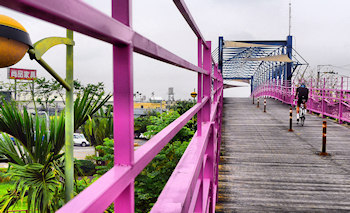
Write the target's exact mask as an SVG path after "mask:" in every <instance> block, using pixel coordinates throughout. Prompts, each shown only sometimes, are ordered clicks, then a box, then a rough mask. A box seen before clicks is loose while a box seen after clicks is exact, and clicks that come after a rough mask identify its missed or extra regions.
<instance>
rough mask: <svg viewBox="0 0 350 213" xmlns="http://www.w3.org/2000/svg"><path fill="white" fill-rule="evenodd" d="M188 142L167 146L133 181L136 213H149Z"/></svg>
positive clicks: (177, 142) (176, 142)
mask: <svg viewBox="0 0 350 213" xmlns="http://www.w3.org/2000/svg"><path fill="white" fill-rule="evenodd" d="M187 145H188V142H180V141H175V142H173V143H169V144H167V145H166V146H165V147H164V148H163V149H162V151H161V152H160V153H159V154H158V155H157V156H156V157H155V158H154V159H153V160H152V161H151V162H150V163H149V164H148V165H147V167H146V168H145V169H144V170H143V171H142V172H141V173H140V174H139V175H138V176H137V178H136V180H135V205H136V206H137V209H136V212H139V213H141V212H149V211H150V210H151V208H152V206H153V205H154V203H155V202H156V201H157V198H158V196H159V194H160V193H161V191H162V190H163V188H164V186H165V184H166V182H167V181H168V179H169V177H170V175H171V174H172V172H173V170H174V169H175V167H176V165H177V163H178V161H179V160H180V159H181V156H182V154H183V153H184V152H185V150H186V148H187Z"/></svg>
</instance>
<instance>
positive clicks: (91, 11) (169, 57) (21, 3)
mask: <svg viewBox="0 0 350 213" xmlns="http://www.w3.org/2000/svg"><path fill="white" fill-rule="evenodd" d="M0 5H2V6H6V7H9V8H11V9H14V10H17V11H20V12H23V13H25V14H28V15H31V16H34V17H37V18H40V19H43V20H46V21H49V22H51V23H53V24H57V25H59V26H62V27H66V28H68V29H71V30H74V31H77V32H80V33H83V34H85V35H88V36H91V37H93V38H96V39H99V40H102V41H105V42H108V43H110V44H133V48H134V51H135V52H137V53H140V54H142V55H145V56H148V57H151V58H153V59H156V60H160V61H163V62H165V63H168V64H172V65H175V66H178V67H181V68H184V69H188V70H191V71H195V72H200V73H204V74H208V72H207V71H205V70H203V69H202V68H201V67H198V66H196V65H194V64H192V63H190V62H188V61H187V60H184V59H182V58H180V57H179V56H177V55H175V54H173V53H171V52H170V51H168V50H166V49H164V48H163V47H161V46H159V45H157V44H156V43H154V42H152V41H151V40H149V39H147V38H146V37H144V36H142V35H140V34H138V33H137V32H134V31H133V30H132V29H131V28H130V27H128V26H126V25H124V24H122V23H121V22H119V21H117V20H115V19H113V18H111V17H109V16H107V15H105V14H104V13H102V12H100V11H98V10H96V9H95V8H93V7H91V6H89V5H88V4H86V3H84V2H83V1H71V0H60V1H56V0H35V1H33V0H2V1H0ZM77 11H79V12H77ZM101 23H103V24H101Z"/></svg>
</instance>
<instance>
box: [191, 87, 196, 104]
mask: <svg viewBox="0 0 350 213" xmlns="http://www.w3.org/2000/svg"><path fill="white" fill-rule="evenodd" d="M191 97H192V98H193V101H194V102H196V97H197V93H196V89H194V91H193V92H191Z"/></svg>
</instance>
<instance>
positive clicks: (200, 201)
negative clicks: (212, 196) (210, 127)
mask: <svg viewBox="0 0 350 213" xmlns="http://www.w3.org/2000/svg"><path fill="white" fill-rule="evenodd" d="M202 42H203V41H202V39H201V38H198V66H199V67H202V68H203V54H202V53H203V46H202ZM197 81H198V82H197V85H198V86H197V87H198V88H197V90H198V97H197V98H198V100H197V102H198V103H201V102H202V97H203V74H202V73H198V80H197ZM202 114H203V113H202V109H200V110H199V111H198V113H197V136H201V135H202ZM203 172H204V169H203V166H202V168H201V170H200V172H199V176H198V181H199V184H200V186H199V191H198V196H197V201H196V205H195V209H194V210H195V212H203Z"/></svg>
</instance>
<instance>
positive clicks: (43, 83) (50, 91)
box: [34, 77, 61, 111]
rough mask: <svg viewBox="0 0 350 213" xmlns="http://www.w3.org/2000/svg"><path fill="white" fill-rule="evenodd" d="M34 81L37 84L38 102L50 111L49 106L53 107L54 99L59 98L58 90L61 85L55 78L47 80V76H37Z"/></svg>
mask: <svg viewBox="0 0 350 213" xmlns="http://www.w3.org/2000/svg"><path fill="white" fill-rule="evenodd" d="M34 82H35V84H36V86H35V96H36V102H37V103H39V104H40V105H41V107H42V108H43V109H44V110H45V111H48V110H49V107H52V106H53V103H54V101H55V100H56V99H57V98H58V96H57V90H58V89H60V86H61V85H60V84H59V83H58V82H57V81H56V80H55V79H51V80H50V79H49V80H46V78H45V77H42V78H37V79H36V80H35V81H34Z"/></svg>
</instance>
